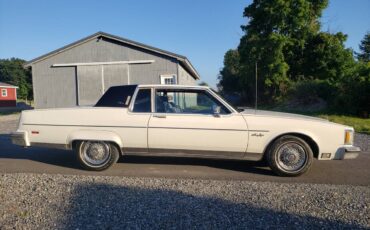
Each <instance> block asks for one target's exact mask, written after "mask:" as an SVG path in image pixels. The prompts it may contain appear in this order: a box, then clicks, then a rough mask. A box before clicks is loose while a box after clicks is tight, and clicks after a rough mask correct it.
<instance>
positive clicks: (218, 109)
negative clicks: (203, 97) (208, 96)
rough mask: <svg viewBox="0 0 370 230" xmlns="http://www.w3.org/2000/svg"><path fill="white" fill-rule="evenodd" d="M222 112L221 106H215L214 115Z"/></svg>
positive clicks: (217, 115) (216, 115)
mask: <svg viewBox="0 0 370 230" xmlns="http://www.w3.org/2000/svg"><path fill="white" fill-rule="evenodd" d="M220 113H221V106H214V107H213V116H215V117H219V116H220Z"/></svg>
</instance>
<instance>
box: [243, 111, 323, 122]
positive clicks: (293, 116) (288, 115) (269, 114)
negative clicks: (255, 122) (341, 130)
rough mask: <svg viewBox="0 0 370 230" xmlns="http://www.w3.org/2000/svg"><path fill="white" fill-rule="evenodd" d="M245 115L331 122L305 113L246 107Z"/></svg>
mask: <svg viewBox="0 0 370 230" xmlns="http://www.w3.org/2000/svg"><path fill="white" fill-rule="evenodd" d="M241 114H242V115H243V116H266V117H277V118H291V119H298V120H307V121H319V122H329V121H328V120H326V119H322V118H317V117H310V116H305V115H299V114H293V113H282V112H274V111H267V110H255V109H245V110H244V111H242V112H241Z"/></svg>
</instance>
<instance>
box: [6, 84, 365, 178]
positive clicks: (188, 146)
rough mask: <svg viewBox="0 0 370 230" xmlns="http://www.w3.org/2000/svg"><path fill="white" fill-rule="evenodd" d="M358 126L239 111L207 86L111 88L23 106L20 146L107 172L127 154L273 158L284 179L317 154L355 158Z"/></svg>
mask: <svg viewBox="0 0 370 230" xmlns="http://www.w3.org/2000/svg"><path fill="white" fill-rule="evenodd" d="M353 135H354V129H353V128H352V127H349V126H344V125H340V124H335V123H331V122H329V121H327V120H323V119H318V118H313V117H307V116H301V115H293V114H287V113H277V112H267V111H255V110H244V111H241V112H240V111H238V110H237V109H235V108H233V107H232V106H231V105H230V104H228V103H227V102H226V101H225V100H223V99H222V98H221V97H220V96H218V95H217V94H216V93H215V92H214V91H213V90H211V89H210V88H208V87H201V86H179V85H127V86H115V87H111V88H110V89H109V90H108V91H107V92H106V93H105V94H104V95H103V96H102V97H101V99H100V100H99V101H98V102H97V104H96V105H95V106H93V107H77V108H66V109H39V110H33V111H23V112H22V114H21V117H20V120H19V126H18V130H17V131H16V132H15V133H13V134H12V141H13V143H14V144H17V145H21V146H26V147H28V146H45V147H53V148H63V149H72V150H75V151H76V154H77V156H78V159H79V161H80V162H81V164H82V166H83V167H84V168H86V169H89V170H104V169H107V168H108V167H110V166H112V165H113V164H114V163H115V162H117V160H118V158H119V157H120V156H121V155H123V156H124V155H151V156H181V157H204V158H220V159H237V160H253V161H259V160H263V159H265V160H267V162H268V164H269V166H270V167H271V169H272V170H273V171H274V172H275V173H277V174H279V175H282V176H297V175H300V174H302V173H304V172H306V171H307V170H308V169H309V168H310V166H311V163H312V160H313V158H317V159H319V160H332V159H350V158H356V157H357V156H358V153H359V152H360V149H359V148H358V147H354V146H353Z"/></svg>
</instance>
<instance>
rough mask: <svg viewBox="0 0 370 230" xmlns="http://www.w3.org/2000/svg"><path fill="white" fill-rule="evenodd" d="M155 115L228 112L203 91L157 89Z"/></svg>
mask: <svg viewBox="0 0 370 230" xmlns="http://www.w3.org/2000/svg"><path fill="white" fill-rule="evenodd" d="M155 102H156V103H155V105H156V106H155V111H156V112H157V113H184V114H214V113H215V110H216V109H217V108H219V113H220V114H229V113H230V111H229V110H228V109H227V108H226V107H225V106H224V105H223V104H222V103H220V102H219V101H218V100H216V99H215V98H214V97H213V96H212V95H210V94H209V93H208V92H206V91H204V90H171V89H159V90H157V91H156V94H155Z"/></svg>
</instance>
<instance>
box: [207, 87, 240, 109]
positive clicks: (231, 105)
mask: <svg viewBox="0 0 370 230" xmlns="http://www.w3.org/2000/svg"><path fill="white" fill-rule="evenodd" d="M210 89H211V90H212V92H214V93H215V94H217V96H219V97H220V98H221V99H222V100H224V101H225V102H226V103H227V104H228V105H229V106H230V107H232V108H233V109H234V110H236V111H238V112H241V111H242V110H241V109H238V108H237V107H236V106H235V105H233V104H231V103H230V102H228V101H227V100H226V99H225V98H224V97H223V96H221V94H219V93H218V92H217V91H216V90H214V89H212V88H210Z"/></svg>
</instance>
